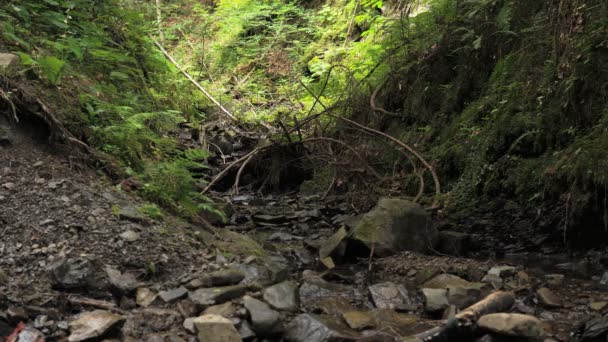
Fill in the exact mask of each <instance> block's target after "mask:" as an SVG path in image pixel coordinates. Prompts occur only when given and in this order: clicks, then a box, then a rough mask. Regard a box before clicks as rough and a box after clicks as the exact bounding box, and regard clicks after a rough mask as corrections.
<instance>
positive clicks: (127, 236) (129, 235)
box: [120, 230, 139, 242]
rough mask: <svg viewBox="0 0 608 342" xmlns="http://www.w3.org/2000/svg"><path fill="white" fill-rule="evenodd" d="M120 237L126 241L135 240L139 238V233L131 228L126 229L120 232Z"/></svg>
mask: <svg viewBox="0 0 608 342" xmlns="http://www.w3.org/2000/svg"><path fill="white" fill-rule="evenodd" d="M120 238H121V239H123V240H124V241H126V242H135V241H137V240H139V233H137V232H136V231H133V230H127V231H125V232H123V233H121V234H120Z"/></svg>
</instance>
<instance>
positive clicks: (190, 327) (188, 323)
mask: <svg viewBox="0 0 608 342" xmlns="http://www.w3.org/2000/svg"><path fill="white" fill-rule="evenodd" d="M195 319H196V317H188V318H186V319H185V320H184V323H183V324H182V326H183V327H184V329H186V331H188V332H189V333H192V334H195V333H196V328H194V320H195Z"/></svg>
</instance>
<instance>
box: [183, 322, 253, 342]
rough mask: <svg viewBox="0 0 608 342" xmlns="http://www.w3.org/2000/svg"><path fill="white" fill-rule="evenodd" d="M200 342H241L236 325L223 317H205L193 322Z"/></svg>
mask: <svg viewBox="0 0 608 342" xmlns="http://www.w3.org/2000/svg"><path fill="white" fill-rule="evenodd" d="M192 324H193V325H194V329H195V330H196V332H197V336H198V341H199V342H241V341H242V340H241V335H240V334H239V332H238V331H237V330H236V328H235V327H234V324H232V322H231V321H230V320H229V319H227V318H224V317H222V316H217V315H203V316H200V317H197V318H195V319H194V320H192Z"/></svg>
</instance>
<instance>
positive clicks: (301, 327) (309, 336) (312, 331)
mask: <svg viewBox="0 0 608 342" xmlns="http://www.w3.org/2000/svg"><path fill="white" fill-rule="evenodd" d="M360 336H361V335H360V334H359V333H357V332H356V331H354V330H352V329H351V328H349V327H348V326H346V325H345V324H344V323H342V321H341V320H340V319H339V318H337V317H332V316H326V315H313V314H301V315H299V316H297V317H296V318H294V319H293V320H292V321H291V322H290V323H289V325H288V326H287V328H286V333H285V335H284V338H285V339H286V340H287V341H291V342H312V341H314V342H332V341H356V340H357V339H358V338H359V337H360Z"/></svg>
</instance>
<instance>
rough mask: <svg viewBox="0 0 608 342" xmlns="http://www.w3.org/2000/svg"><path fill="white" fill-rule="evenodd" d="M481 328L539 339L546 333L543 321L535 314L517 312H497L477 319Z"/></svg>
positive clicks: (508, 334) (503, 333) (502, 333)
mask: <svg viewBox="0 0 608 342" xmlns="http://www.w3.org/2000/svg"><path fill="white" fill-rule="evenodd" d="M477 326H478V327H479V328H480V329H483V330H487V331H490V332H493V333H496V334H501V335H507V336H514V337H525V338H529V339H539V338H541V337H543V336H544V335H545V332H544V328H543V323H542V322H541V321H540V320H539V319H538V318H536V317H534V316H529V315H522V314H515V313H495V314H489V315H485V316H482V317H481V318H479V320H478V321H477Z"/></svg>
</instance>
